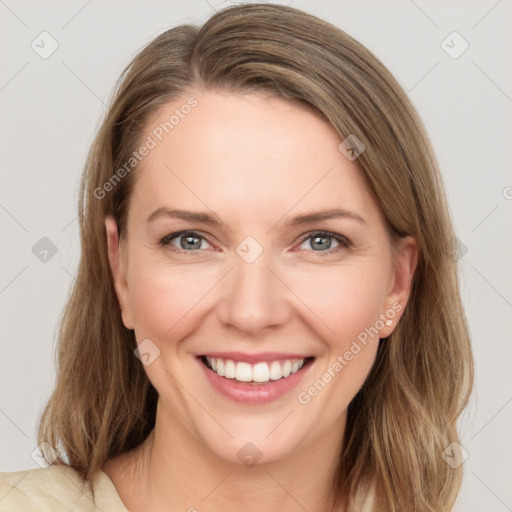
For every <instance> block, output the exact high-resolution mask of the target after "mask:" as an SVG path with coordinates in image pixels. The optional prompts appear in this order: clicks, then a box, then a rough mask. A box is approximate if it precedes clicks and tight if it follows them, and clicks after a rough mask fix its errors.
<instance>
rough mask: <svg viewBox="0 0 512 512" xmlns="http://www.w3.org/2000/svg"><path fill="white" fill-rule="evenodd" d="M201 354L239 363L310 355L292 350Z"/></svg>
mask: <svg viewBox="0 0 512 512" xmlns="http://www.w3.org/2000/svg"><path fill="white" fill-rule="evenodd" d="M201 355H202V356H206V357H214V358H218V359H230V360H231V361H234V362H241V363H242V362H243V363H260V362H271V361H278V360H281V359H307V358H309V357H312V356H309V355H304V354H297V353H292V352H259V353H257V354H247V353H245V352H208V353H206V354H201Z"/></svg>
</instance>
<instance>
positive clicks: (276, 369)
mask: <svg viewBox="0 0 512 512" xmlns="http://www.w3.org/2000/svg"><path fill="white" fill-rule="evenodd" d="M206 361H207V363H208V365H209V366H210V368H211V369H212V370H213V371H214V372H215V373H216V374H217V375H219V376H221V377H226V378H227V379H236V380H238V381H240V382H251V381H252V382H268V381H269V380H279V379H282V378H286V377H288V376H290V375H291V374H293V373H297V372H298V371H299V370H300V369H301V368H302V367H303V366H304V359H293V360H292V359H286V360H284V361H281V362H279V361H272V362H271V363H265V362H263V363H257V364H255V365H251V364H249V363H243V362H238V363H235V362H234V361H232V360H231V359H219V358H216V357H209V356H206Z"/></svg>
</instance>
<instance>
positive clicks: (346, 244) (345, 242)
mask: <svg viewBox="0 0 512 512" xmlns="http://www.w3.org/2000/svg"><path fill="white" fill-rule="evenodd" d="M186 235H191V236H193V237H196V238H201V239H203V240H205V241H206V242H207V243H208V244H210V245H214V244H212V243H211V242H210V241H209V239H208V237H207V236H206V235H204V234H203V233H202V232H200V231H195V230H189V229H185V230H182V231H175V232H173V233H169V234H168V235H166V236H164V237H163V238H162V239H161V240H160V242H159V245H160V246H162V247H164V248H169V250H171V251H173V252H178V253H187V254H189V255H199V254H200V253H201V252H203V251H204V249H203V250H201V249H195V250H192V251H186V250H184V249H180V248H178V247H175V246H173V245H171V243H170V242H171V240H173V239H175V238H179V237H180V236H186ZM317 235H323V236H326V237H329V238H334V240H336V241H337V242H338V243H339V244H340V246H339V247H335V248H333V249H329V250H326V251H314V250H312V249H311V250H310V252H313V253H315V254H317V255H319V256H325V255H328V254H333V253H336V252H338V251H339V250H340V247H341V248H344V249H349V248H351V247H352V242H351V241H350V240H349V239H348V238H347V237H346V236H344V235H341V234H339V233H334V232H332V231H325V230H314V231H308V232H307V233H304V234H303V235H301V236H300V240H299V245H301V244H302V243H303V242H304V241H305V240H307V239H309V238H313V237H314V236H317Z"/></svg>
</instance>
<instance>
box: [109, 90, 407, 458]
mask: <svg viewBox="0 0 512 512" xmlns="http://www.w3.org/2000/svg"><path fill="white" fill-rule="evenodd" d="M193 97H194V98H195V100H196V101H197V104H196V105H195V106H193V108H183V105H185V104H187V100H188V98H189V97H188V96H184V97H183V98H182V99H180V100H178V101H174V102H173V103H172V104H169V105H167V106H166V107H164V108H162V109H161V110H160V111H159V112H158V115H157V116H156V117H155V118H154V119H153V120H152V122H151V123H150V125H149V126H148V127H147V130H146V133H145V134H144V136H143V138H142V140H143V143H144V144H146V145H147V147H148V148H149V150H148V151H147V152H145V153H147V155H146V156H145V157H143V159H142V161H141V162H140V164H139V166H138V167H137V169H136V170H135V171H133V172H136V173H137V181H136V184H135V187H134V191H133V194H132V196H131V198H130V205H129V211H128V217H127V237H126V240H125V241H123V242H122V243H121V250H120V251H118V240H117V230H116V225H115V222H114V221H113V219H111V218H107V220H106V227H107V233H108V237H109V253H110V260H111V265H112V269H113V273H114V277H115V284H116V290H117V293H118V296H119V300H120V304H121V308H122V312H123V321H124V323H125V325H126V327H127V328H129V329H134V331H135V336H136V339H137V342H138V343H139V344H140V354H139V355H140V357H141V360H142V361H143V363H144V368H145V371H146V373H147V375H148V377H149V379H150V380H151V382H152V384H153V385H154V387H155V388H156V389H157V391H158V393H159V395H160V402H159V413H158V421H162V422H165V424H166V425H171V426H172V428H173V431H174V432H175V431H176V429H179V431H180V432H187V436H188V437H189V442H192V443H193V444H194V443H195V444H196V446H199V447H202V449H204V448H207V449H208V450H209V451H210V452H211V453H213V454H215V455H217V456H218V457H221V458H222V459H224V460H226V461H232V462H238V463H240V462H242V463H247V462H248V461H249V460H252V461H254V462H256V461H257V460H258V459H259V460H260V462H269V461H272V460H276V459H280V458H283V457H285V456H286V455H288V454H291V453H297V451H300V450H302V449H311V448H315V449H316V450H322V449H325V450H332V449H333V446H335V447H336V446H337V445H338V443H340V442H341V437H342V433H343V429H344V426H345V419H346V411H347V406H348V405H349V403H350V401H351V400H352V399H353V398H354V396H355V394H356V393H357V391H358V390H359V389H360V387H361V386H362V384H363V382H364V380H365V379H366V377H367V375H368V373H369V371H370V369H371V366H372V364H373V362H374V360H375V356H376V352H377V347H378V343H379V338H385V337H387V336H389V335H390V334H391V332H392V331H393V329H394V328H395V326H396V323H397V320H398V319H399V317H400V315H401V313H402V312H403V308H404V306H405V303H406V301H407V297H408V292H409V287H410V281H411V276H412V272H413V271H414V267H415V260H416V251H415V246H414V241H413V240H412V239H410V238H407V239H403V240H402V241H401V243H400V244H398V245H397V247H396V261H395V262H394V263H393V261H392V247H391V245H390V241H389V238H388V234H387V232H386V228H385V224H384V219H383V217H382V214H381V212H380V210H379V208H378V206H377V204H376V202H375V200H374V198H373V197H372V195H371V194H370V192H369V189H368V187H367V186H366V184H365V182H364V180H363V178H362V176H361V174H360V172H359V171H358V169H357V167H356V163H355V161H350V160H349V159H348V158H347V157H346V156H345V154H344V153H343V152H342V151H340V149H339V148H338V146H339V145H340V143H341V139H340V138H339V137H338V136H337V135H336V134H335V132H334V131H333V130H332V129H331V128H330V127H329V126H328V125H327V124H326V123H325V122H324V121H322V120H320V119H319V118H318V117H317V116H315V115H314V114H313V113H311V112H309V111H307V110H305V109H302V108H301V107H297V106H293V105H291V104H289V103H287V102H284V101H282V100H280V99H276V98H269V97H266V96H263V95H259V94H258V95H256V94H250V95H233V94H220V93H213V92H201V93H199V92H197V93H195V92H194V93H193ZM193 103H194V102H193V101H192V102H189V105H191V104H193ZM185 112H187V113H185ZM173 115H174V116H175V117H174V118H173V121H171V123H172V125H171V124H170V123H169V120H170V118H171V116H173ZM177 119H179V120H178V121H176V120H177ZM166 122H167V123H168V124H167V125H165V123H166ZM162 126H165V127H166V128H167V130H165V129H163V128H162ZM170 126H172V128H169V127H170ZM166 131H167V132H168V133H166ZM160 139H161V140H160ZM150 140H151V141H152V142H149V141H150ZM150 146H151V147H150ZM153 146H154V147H153ZM324 212H326V213H325V214H324ZM134 357H135V356H134ZM207 358H208V359H207ZM212 366H213V367H214V368H215V369H216V371H214V369H212ZM290 372H292V373H290ZM219 374H220V375H219ZM287 375H288V376H287ZM157 426H158V423H157Z"/></svg>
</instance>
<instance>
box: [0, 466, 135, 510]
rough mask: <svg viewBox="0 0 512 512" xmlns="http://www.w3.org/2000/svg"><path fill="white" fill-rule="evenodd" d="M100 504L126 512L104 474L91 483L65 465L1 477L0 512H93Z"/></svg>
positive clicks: (7, 474)
mask: <svg viewBox="0 0 512 512" xmlns="http://www.w3.org/2000/svg"><path fill="white" fill-rule="evenodd" d="M100 502H103V503H107V504H108V505H109V506H111V509H110V510H112V512H114V510H115V511H116V512H117V511H120V512H121V511H123V512H124V511H125V510H126V509H125V508H124V507H123V505H122V503H121V501H120V499H119V497H118V496H117V493H116V491H115V488H114V485H113V483H112V482H111V480H110V479H109V478H108V476H107V475H106V474H105V473H103V472H99V473H98V474H96V476H95V477H94V478H93V480H92V482H86V481H85V480H83V479H82V477H81V476H80V474H79V473H77V472H76V471H75V470H74V469H73V468H71V467H69V466H64V465H55V466H50V467H47V468H40V469H29V470H26V471H16V472H12V473H0V512H18V511H19V512H21V511H23V512H36V511H37V512H50V511H51V512H64V511H65V512H93V511H97V510H98V508H99V503H100ZM100 509H101V508H100Z"/></svg>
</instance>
